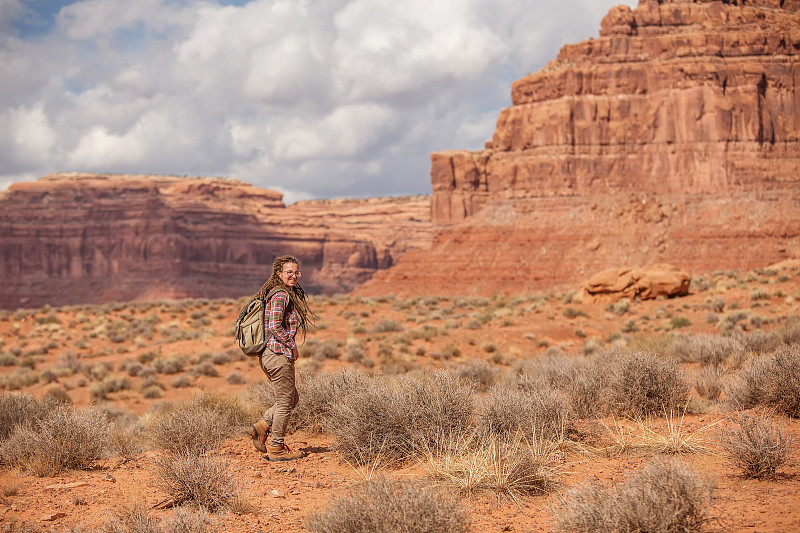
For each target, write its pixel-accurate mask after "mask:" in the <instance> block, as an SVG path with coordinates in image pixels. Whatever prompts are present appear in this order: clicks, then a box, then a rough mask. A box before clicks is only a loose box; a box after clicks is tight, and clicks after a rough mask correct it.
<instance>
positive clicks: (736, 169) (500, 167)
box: [359, 0, 800, 294]
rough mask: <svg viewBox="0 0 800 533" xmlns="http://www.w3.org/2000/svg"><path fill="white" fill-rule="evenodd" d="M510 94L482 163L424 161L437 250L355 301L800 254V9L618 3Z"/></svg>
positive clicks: (694, 0)
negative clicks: (593, 35)
mask: <svg viewBox="0 0 800 533" xmlns="http://www.w3.org/2000/svg"><path fill="white" fill-rule="evenodd" d="M511 94H512V102H513V105H512V106H511V107H509V108H507V109H505V110H503V111H502V112H501V114H500V116H499V118H498V120H497V128H496V130H495V132H494V136H493V138H492V140H491V141H489V142H487V143H486V148H485V149H484V150H481V151H478V152H468V151H448V152H441V153H435V154H433V155H432V156H431V160H432V165H431V181H432V185H433V198H432V219H433V223H434V225H435V226H436V227H438V228H439V230H440V231H439V233H438V235H437V236H436V237H435V240H434V245H433V248H432V249H431V250H430V251H426V252H415V253H411V254H408V255H406V256H404V257H403V259H402V260H401V261H400V263H399V264H398V266H396V267H394V268H392V269H391V270H390V271H387V272H384V273H382V274H380V275H378V276H375V277H374V278H373V279H372V280H371V281H370V282H369V283H367V284H365V285H364V286H362V287H361V288H360V289H359V292H361V293H367V294H376V293H387V292H400V293H404V292H425V293H442V292H445V293H465V294H470V293H472V294H492V293H494V292H497V291H502V292H511V291H521V290H522V291H524V290H536V289H542V288H545V287H551V286H557V285H565V284H574V283H576V282H577V281H582V280H585V279H586V278H588V277H589V276H590V275H591V274H593V273H594V272H596V271H598V270H602V269H604V268H607V267H609V266H619V265H632V266H635V265H642V264H648V263H655V262H667V263H672V264H675V265H678V266H680V267H681V268H683V269H685V270H689V271H695V272H698V271H707V270H712V269H718V268H752V267H754V266H761V265H765V264H768V263H769V262H774V261H778V260H781V259H784V258H786V257H790V256H792V255H793V254H794V255H800V223H799V222H798V220H800V1H798V0H749V1H747V2H744V1H735V0H729V1H719V0H716V1H711V0H673V1H668V0H659V1H656V0H641V1H640V3H639V6H638V7H637V8H636V9H634V10H631V9H630V8H628V7H627V6H619V7H616V8H614V9H612V10H611V11H610V12H609V13H608V15H607V16H606V17H605V18H604V19H603V21H602V26H601V30H600V37H599V38H598V39H590V40H588V41H584V42H582V43H578V44H575V45H568V46H565V47H563V48H562V50H561V52H560V53H559V55H558V57H557V58H556V59H555V60H554V61H552V62H551V63H550V64H548V65H547V66H546V67H545V68H544V69H542V70H541V71H539V72H536V73H534V74H530V75H528V76H526V77H524V78H522V79H521V80H518V81H517V82H515V83H514V84H513V86H512V92H511ZM430 265H436V266H435V267H431V266H430Z"/></svg>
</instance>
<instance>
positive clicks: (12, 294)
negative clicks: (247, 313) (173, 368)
mask: <svg viewBox="0 0 800 533" xmlns="http://www.w3.org/2000/svg"><path fill="white" fill-rule="evenodd" d="M430 240H431V225H430V200H429V198H428V197H409V198H376V199H368V200H327V201H309V202H299V203H297V204H294V205H291V206H289V207H286V206H285V205H284V204H283V202H282V199H281V195H280V193H278V192H275V191H269V190H264V189H258V188H256V187H253V186H251V185H248V184H245V183H242V182H239V181H236V180H228V179H210V178H176V177H167V176H126V175H115V176H101V175H93V174H79V173H68V174H57V175H51V176H46V177H44V178H42V179H40V180H37V181H35V182H32V183H18V184H14V185H12V186H11V187H10V188H9V189H8V190H7V191H5V192H2V193H0V272H1V273H2V276H3V280H4V283H3V284H2V285H0V307H2V308H7V309H14V308H18V307H37V306H41V305H44V304H50V305H54V306H55V305H65V304H76V303H97V302H104V301H109V300H130V299H152V298H158V297H187V296H191V297H238V296H241V295H244V294H251V293H253V292H255V291H256V290H258V288H259V287H260V286H261V283H263V281H264V280H265V279H266V276H267V275H268V274H269V272H270V270H271V266H272V260H273V259H274V257H276V256H278V255H283V254H292V255H295V256H297V257H298V258H299V259H300V260H301V261H302V263H303V265H302V267H303V274H304V276H303V279H302V284H303V286H304V287H306V288H307V289H308V290H311V291H313V292H325V293H333V292H346V291H349V290H350V289H352V288H353V287H355V286H356V285H358V284H360V283H362V282H364V281H365V280H367V279H369V277H370V276H371V275H372V274H373V273H374V272H375V271H377V270H379V269H385V268H388V267H389V266H391V265H392V264H394V263H395V261H396V260H397V257H399V256H400V255H402V254H403V253H405V252H406V251H408V250H411V249H416V248H425V247H428V246H429V244H430Z"/></svg>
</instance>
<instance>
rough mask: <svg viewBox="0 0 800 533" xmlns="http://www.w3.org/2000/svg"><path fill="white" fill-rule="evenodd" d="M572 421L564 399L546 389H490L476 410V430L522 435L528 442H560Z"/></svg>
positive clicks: (502, 434) (506, 434) (505, 434)
mask: <svg viewBox="0 0 800 533" xmlns="http://www.w3.org/2000/svg"><path fill="white" fill-rule="evenodd" d="M573 418H574V415H573V412H572V410H571V409H570V404H569V402H568V401H565V398H564V396H563V395H562V394H561V393H559V392H557V391H555V390H553V389H551V388H549V387H537V388H535V389H529V390H520V389H513V388H509V387H505V386H497V387H493V388H492V389H491V390H490V391H489V393H488V394H487V395H486V397H485V398H484V399H483V400H482V401H481V403H480V405H479V407H478V420H477V423H478V427H479V428H480V429H481V430H482V431H485V432H487V433H494V434H497V435H500V436H505V437H508V436H510V435H514V434H517V433H522V434H524V435H525V436H526V437H528V438H530V439H536V438H539V439H548V440H555V441H557V440H560V439H561V438H562V436H563V434H564V431H565V429H566V427H567V426H568V425H569V424H570V423H571V422H572V420H573Z"/></svg>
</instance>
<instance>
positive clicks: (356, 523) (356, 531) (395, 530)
mask: <svg viewBox="0 0 800 533" xmlns="http://www.w3.org/2000/svg"><path fill="white" fill-rule="evenodd" d="M305 527H306V528H308V530H309V531H311V532H312V533H372V532H375V531H385V532H391V533H439V532H443V531H446V532H448V533H458V532H466V531H469V519H468V515H467V513H466V512H465V511H464V510H463V509H462V507H461V505H460V504H459V503H458V501H457V500H455V499H453V498H452V497H450V496H449V495H447V494H446V493H444V492H442V491H441V490H439V489H437V488H435V487H428V486H423V485H420V484H416V483H413V482H411V481H390V480H388V479H386V478H378V479H374V480H372V481H369V482H367V483H365V484H364V485H362V486H361V487H358V488H356V489H354V490H352V491H351V492H350V493H348V494H345V495H344V496H341V497H339V498H337V499H335V500H333V501H332V502H331V504H330V505H329V506H328V508H327V509H325V510H323V511H319V512H315V513H312V514H310V515H309V516H308V517H307V518H306V524H305Z"/></svg>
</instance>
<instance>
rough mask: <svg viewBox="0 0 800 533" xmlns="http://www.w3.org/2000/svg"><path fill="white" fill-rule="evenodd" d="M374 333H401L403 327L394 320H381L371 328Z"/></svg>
mask: <svg viewBox="0 0 800 533" xmlns="http://www.w3.org/2000/svg"><path fill="white" fill-rule="evenodd" d="M372 331H373V332H374V333H389V332H393V331H403V325H402V324H400V322H397V321H395V320H381V321H380V322H378V323H377V324H375V326H374V327H373V328H372Z"/></svg>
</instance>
